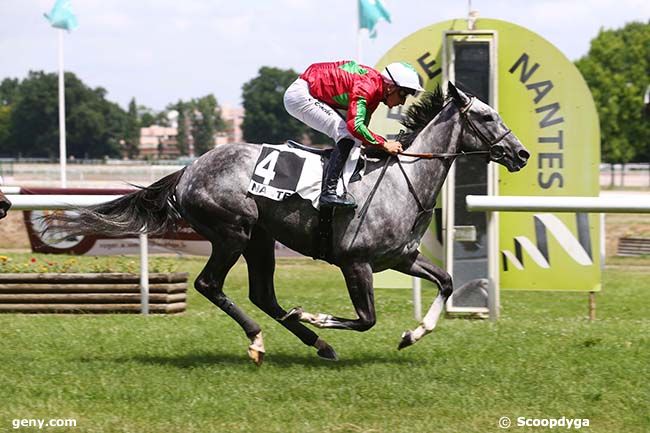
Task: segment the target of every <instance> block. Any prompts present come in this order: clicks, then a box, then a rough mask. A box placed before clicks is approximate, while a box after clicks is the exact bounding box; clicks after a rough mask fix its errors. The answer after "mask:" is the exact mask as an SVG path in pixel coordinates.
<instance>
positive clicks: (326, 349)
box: [314, 338, 339, 361]
mask: <svg viewBox="0 0 650 433" xmlns="http://www.w3.org/2000/svg"><path fill="white" fill-rule="evenodd" d="M314 347H315V348H317V349H318V351H317V352H316V354H317V355H318V356H319V357H321V358H322V359H326V360H328V361H338V360H339V356H338V355H337V354H336V351H335V350H334V348H333V347H332V346H330V345H329V344H327V343H326V342H325V341H324V340H322V339H320V338H319V339H318V340H316V343H314Z"/></svg>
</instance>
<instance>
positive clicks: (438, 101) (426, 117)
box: [399, 86, 445, 149]
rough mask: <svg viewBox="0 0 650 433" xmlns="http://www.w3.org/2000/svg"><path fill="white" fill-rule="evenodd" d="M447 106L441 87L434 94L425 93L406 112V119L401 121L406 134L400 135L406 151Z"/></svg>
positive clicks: (400, 140)
mask: <svg viewBox="0 0 650 433" xmlns="http://www.w3.org/2000/svg"><path fill="white" fill-rule="evenodd" d="M444 105H445V97H444V96H443V94H442V90H441V89H440V86H437V87H436V88H435V90H434V91H433V92H424V94H423V95H422V96H421V97H420V98H419V99H418V101H417V102H416V103H414V104H413V105H411V106H410V107H409V109H408V110H406V115H405V117H404V118H403V119H402V120H401V121H400V123H401V124H402V126H404V127H405V128H406V132H404V133H403V134H401V135H400V137H399V142H400V143H402V147H403V148H404V149H408V147H409V146H410V145H411V144H413V140H415V137H417V136H418V134H419V133H420V132H422V130H423V129H424V128H425V127H426V126H427V125H428V124H429V122H431V121H432V120H433V118H434V117H436V116H437V115H438V113H440V111H441V110H442V107H443V106H444Z"/></svg>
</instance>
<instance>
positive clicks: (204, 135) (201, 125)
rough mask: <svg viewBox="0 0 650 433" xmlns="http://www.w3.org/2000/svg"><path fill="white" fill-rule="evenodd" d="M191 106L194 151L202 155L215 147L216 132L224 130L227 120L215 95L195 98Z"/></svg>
mask: <svg viewBox="0 0 650 433" xmlns="http://www.w3.org/2000/svg"><path fill="white" fill-rule="evenodd" d="M191 108H192V109H191V110H190V119H191V122H192V136H193V137H194V151H195V152H196V154H197V155H202V154H204V153H205V152H207V151H209V150H210V149H212V148H214V145H215V142H214V134H215V133H216V132H217V131H220V130H223V128H224V127H225V122H224V121H223V119H222V118H221V111H220V110H219V105H218V104H217V98H215V97H214V95H207V96H204V97H202V98H199V99H193V100H192V103H191Z"/></svg>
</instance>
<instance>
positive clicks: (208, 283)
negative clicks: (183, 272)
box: [194, 242, 264, 365]
mask: <svg viewBox="0 0 650 433" xmlns="http://www.w3.org/2000/svg"><path fill="white" fill-rule="evenodd" d="M240 255H241V253H240V252H238V251H237V250H236V249H231V248H230V247H229V246H228V245H227V243H221V242H219V243H217V242H213V243H212V255H211V256H210V259H209V260H208V263H206V265H205V267H204V268H203V270H202V271H201V273H200V274H199V276H198V277H197V279H196V281H195V282H194V287H195V288H196V290H197V291H198V292H199V293H201V294H202V295H203V296H205V297H206V298H207V299H208V300H210V302H212V303H213V304H214V305H216V306H217V307H219V308H220V309H221V310H223V311H224V312H225V313H226V314H227V315H228V316H230V317H231V318H233V319H234V320H235V321H236V322H237V323H238V324H239V326H241V327H242V328H243V329H244V332H245V333H246V336H247V337H248V338H249V339H250V340H251V345H250V346H249V348H248V355H249V356H250V357H251V359H252V360H253V362H255V364H257V365H260V364H262V361H263V359H264V342H263V340H262V330H261V328H260V326H259V325H258V324H257V323H255V321H253V319H251V318H250V317H248V315H247V314H246V313H244V311H243V310H242V309H241V308H239V307H238V306H237V305H235V303H234V302H232V301H231V300H230V299H229V298H228V296H226V294H225V293H224V292H223V283H224V281H225V279H226V275H227V274H228V271H230V269H231V268H232V267H233V265H234V264H235V263H236V262H237V259H238V258H239V256H240Z"/></svg>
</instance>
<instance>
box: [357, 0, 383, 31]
mask: <svg viewBox="0 0 650 433" xmlns="http://www.w3.org/2000/svg"><path fill="white" fill-rule="evenodd" d="M381 19H384V20H386V21H387V22H390V14H389V13H388V11H387V10H386V8H384V5H383V4H381V1H380V0H359V28H360V29H368V35H369V36H370V38H372V39H374V38H376V37H377V30H375V25H376V24H377V21H379V20H381Z"/></svg>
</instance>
